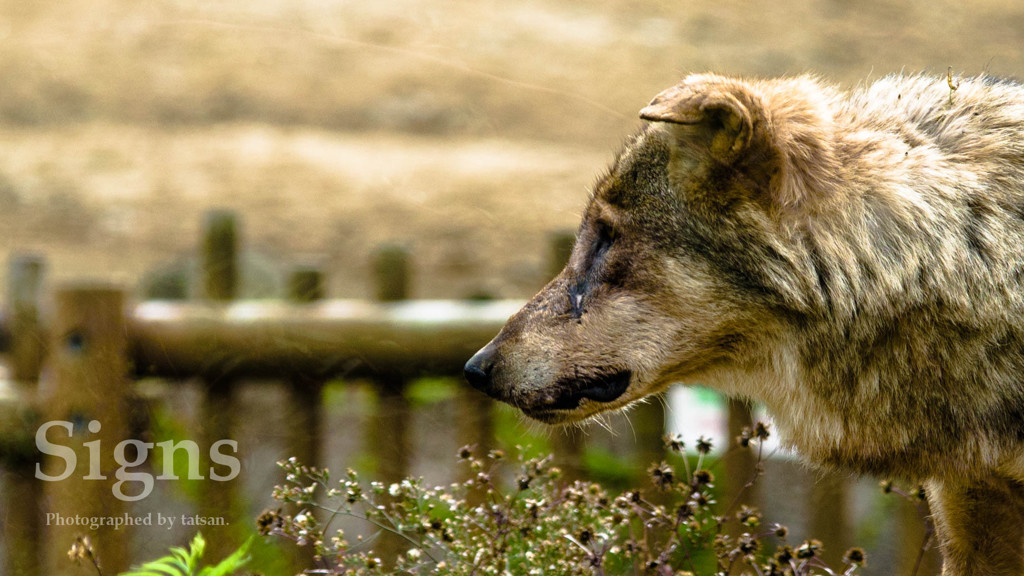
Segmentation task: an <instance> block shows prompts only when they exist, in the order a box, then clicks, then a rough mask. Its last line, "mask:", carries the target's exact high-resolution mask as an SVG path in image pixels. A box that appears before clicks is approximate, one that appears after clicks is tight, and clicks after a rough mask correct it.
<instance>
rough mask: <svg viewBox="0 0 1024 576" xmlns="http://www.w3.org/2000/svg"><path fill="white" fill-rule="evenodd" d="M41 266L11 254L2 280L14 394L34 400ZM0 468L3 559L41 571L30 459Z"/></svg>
mask: <svg viewBox="0 0 1024 576" xmlns="http://www.w3.org/2000/svg"><path fill="white" fill-rule="evenodd" d="M44 270H45V265H44V262H43V260H42V258H39V257H37V256H15V257H14V258H12V259H11V261H10V266H9V268H8V283H7V312H8V315H7V317H8V318H9V319H10V324H9V331H10V339H11V342H10V345H11V346H10V351H9V353H8V368H9V369H10V372H11V378H12V379H13V380H15V381H17V387H18V392H19V394H22V395H23V396H24V397H25V398H26V399H28V401H29V403H32V404H34V403H35V393H36V383H37V381H38V379H39V367H40V364H41V363H42V359H43V352H44V348H45V343H44V339H45V337H44V335H43V332H42V329H41V328H40V325H39V301H40V293H41V288H42V281H43V273H44ZM5 464H6V469H5V470H3V482H4V486H5V490H4V494H3V498H2V508H3V510H4V521H3V527H2V528H0V534H2V535H3V541H4V543H5V546H4V551H5V562H4V564H5V565H6V566H8V572H9V574H11V576H38V575H40V574H42V572H41V570H40V566H39V562H40V560H41V550H40V547H41V544H42V535H41V527H40V525H39V515H40V510H39V504H40V502H41V501H42V499H43V486H42V483H41V482H39V481H37V480H36V479H35V474H34V472H35V470H34V468H35V466H34V464H33V463H32V462H31V461H28V460H24V461H21V460H19V461H16V462H15V461H12V460H11V459H7V461H6V462H5Z"/></svg>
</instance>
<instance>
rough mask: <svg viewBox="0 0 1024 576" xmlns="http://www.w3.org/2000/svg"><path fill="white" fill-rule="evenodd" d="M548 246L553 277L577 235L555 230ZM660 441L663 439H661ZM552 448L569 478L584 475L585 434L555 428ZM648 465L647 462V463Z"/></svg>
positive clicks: (548, 267)
mask: <svg viewBox="0 0 1024 576" xmlns="http://www.w3.org/2000/svg"><path fill="white" fill-rule="evenodd" d="M549 242H550V243H549V245H548V246H549V248H548V263H547V278H548V279H551V278H554V277H555V276H558V275H559V274H560V273H561V272H562V268H564V267H565V264H566V263H567V262H568V261H569V256H571V255H572V249H573V246H575V244H576V235H575V234H573V233H572V232H569V231H561V232H555V233H553V234H551V235H550V240H549ZM658 442H659V443H660V442H661V440H660V439H659V440H658ZM551 448H552V449H553V450H554V452H555V454H554V456H555V461H556V462H557V463H558V465H559V467H561V468H562V471H563V472H564V473H565V476H566V478H568V479H569V480H576V479H579V478H582V476H583V450H584V435H583V434H582V433H580V432H579V431H578V430H576V429H574V428H565V429H564V430H563V429H558V430H553V431H552V433H551ZM645 466H646V464H645Z"/></svg>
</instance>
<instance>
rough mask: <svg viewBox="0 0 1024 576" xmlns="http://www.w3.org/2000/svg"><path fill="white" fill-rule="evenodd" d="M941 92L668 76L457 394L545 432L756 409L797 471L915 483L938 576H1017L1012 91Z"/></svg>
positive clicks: (1018, 424)
mask: <svg viewBox="0 0 1024 576" xmlns="http://www.w3.org/2000/svg"><path fill="white" fill-rule="evenodd" d="M953 88H954V85H952V84H950V83H947V79H946V77H945V76H941V77H940V76H936V77H930V76H911V77H907V76H893V77H888V78H884V79H882V80H880V81H878V82H876V83H874V84H872V85H869V86H866V87H863V88H860V89H858V90H855V91H853V92H850V93H843V92H841V91H839V90H838V89H836V88H834V87H832V86H830V85H827V84H825V83H822V82H821V81H819V80H817V79H815V78H811V77H797V78H784V79H773V80H749V81H748V80H740V79H734V78H728V77H722V76H717V75H712V74H702V75H693V76H690V77H688V78H686V79H685V80H683V81H682V82H681V83H680V84H678V85H676V86H674V87H672V88H670V89H668V90H666V91H665V92H663V93H661V94H660V95H658V96H657V97H656V98H655V99H654V100H653V101H652V102H651V104H650V105H649V106H647V107H646V108H644V109H643V111H642V112H641V117H642V118H643V119H645V120H647V123H646V124H645V125H644V126H643V127H642V128H641V129H640V131H639V132H638V133H637V134H636V135H635V136H634V137H632V138H631V139H630V140H629V141H628V143H627V144H626V145H625V147H624V149H623V150H622V152H621V153H620V154H619V155H618V157H617V158H616V159H615V161H614V163H613V165H612V166H611V168H610V169H609V170H608V172H607V173H606V174H605V175H603V176H602V177H601V178H600V179H599V180H598V182H597V183H596V185H595V186H594V189H593V194H592V198H591V200H590V203H589V206H588V207H587V208H586V211H585V214H584V217H583V222H582V224H581V226H580V229H579V232H578V236H577V243H576V247H575V249H574V251H573V254H572V257H571V259H570V261H569V263H568V265H567V266H566V267H565V269H564V270H563V271H562V272H561V274H559V275H558V277H557V278H555V279H554V280H552V281H551V283H549V284H548V285H547V286H546V287H545V288H544V289H543V290H541V292H540V293H539V294H537V296H536V297H535V298H533V300H532V301H530V302H529V303H528V304H527V305H526V306H525V307H524V308H523V309H522V310H521V311H520V312H519V313H518V314H516V315H515V316H514V317H512V318H511V319H510V320H509V322H508V324H507V325H506V326H505V327H504V329H503V330H502V331H501V333H500V334H499V335H498V336H497V337H495V339H494V340H493V341H492V342H491V343H489V344H488V345H487V346H486V347H485V348H483V349H482V350H481V351H480V352H478V353H477V354H476V355H475V356H474V357H473V359H471V360H470V361H469V363H468V364H467V366H466V374H467V378H468V379H469V380H470V382H471V383H472V384H473V385H474V386H476V387H478V388H480V389H482V390H484V391H486V392H487V393H488V394H490V395H492V396H493V397H495V398H497V399H500V400H503V401H505V402H508V403H510V404H512V405H514V406H517V407H519V408H520V409H522V410H523V412H525V413H526V414H527V415H529V416H532V417H533V418H536V419H538V420H541V421H544V422H548V423H556V424H557V423H568V422H573V421H578V420H582V419H585V418H588V417H590V416H592V415H594V414H597V413H599V412H604V411H607V410H614V409H617V408H620V407H623V406H625V405H627V404H629V403H631V402H634V401H636V400H639V399H641V398H643V397H645V396H648V395H650V394H655V393H658V392H661V391H663V390H664V389H665V388H666V387H667V386H669V384H671V383H673V382H700V383H702V384H705V385H709V386H712V387H714V388H717V389H718V390H720V391H722V392H724V393H726V394H729V395H734V396H741V397H746V398H750V399H753V400H755V401H757V402H761V403H763V404H764V405H765V406H767V407H768V409H769V411H770V412H771V414H772V415H773V417H774V418H775V422H776V425H777V427H778V429H779V432H780V435H781V437H782V439H783V440H784V441H786V442H788V443H790V444H791V445H792V446H794V447H795V448H797V449H798V450H799V452H800V453H802V454H803V455H804V456H805V457H806V458H807V459H809V460H810V461H812V462H816V463H819V464H822V465H826V466H830V467H835V468H840V469H849V470H854V471H857V472H862V473H870V474H877V475H885V476H899V477H904V478H909V479H915V480H920V481H922V482H924V483H925V486H926V488H927V494H928V500H929V503H930V505H931V509H932V512H933V514H934V518H935V521H936V525H937V530H938V535H939V537H940V541H941V545H942V551H943V557H944V567H943V574H944V575H946V576H963V575H968V574H970V575H1009V574H1014V575H1020V574H1024V87H1022V86H1021V85H1020V84H1017V83H1014V82H1008V81H1002V80H997V79H992V78H989V77H978V78H974V79H963V80H962V81H960V84H959V86H958V87H956V89H955V90H954V89H953Z"/></svg>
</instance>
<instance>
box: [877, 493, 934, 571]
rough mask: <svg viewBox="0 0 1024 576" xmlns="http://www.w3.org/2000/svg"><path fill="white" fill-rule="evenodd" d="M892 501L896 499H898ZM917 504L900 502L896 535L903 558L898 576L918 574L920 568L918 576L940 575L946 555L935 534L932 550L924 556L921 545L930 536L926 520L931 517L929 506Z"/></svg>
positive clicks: (931, 542) (897, 511)
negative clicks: (915, 568)
mask: <svg viewBox="0 0 1024 576" xmlns="http://www.w3.org/2000/svg"><path fill="white" fill-rule="evenodd" d="M888 497H889V498H896V496H894V495H890V496H888ZM915 504H916V503H911V502H900V503H899V504H898V505H897V507H896V514H895V520H896V525H895V530H894V532H895V533H896V541H897V543H898V546H897V549H898V550H899V556H898V558H897V563H898V565H897V566H896V568H898V571H896V572H894V573H896V574H911V573H914V567H915V566H917V572H916V574H917V576H925V575H929V574H938V573H939V572H941V568H942V555H941V554H940V552H939V541H938V537H937V536H936V535H935V534H932V535H931V538H930V541H929V546H928V550H927V551H926V552H925V553H924V554H921V545H922V543H923V542H924V538H925V533H926V525H925V517H926V516H928V515H929V514H930V512H929V510H928V503H927V502H921V503H920V505H915ZM919 556H920V558H919Z"/></svg>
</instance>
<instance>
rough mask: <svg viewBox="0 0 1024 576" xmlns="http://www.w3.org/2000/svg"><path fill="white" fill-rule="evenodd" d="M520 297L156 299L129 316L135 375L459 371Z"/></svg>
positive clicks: (445, 373)
mask: <svg viewBox="0 0 1024 576" xmlns="http://www.w3.org/2000/svg"><path fill="white" fill-rule="evenodd" d="M522 305H523V302H522V301H519V300H493V301H480V302H475V301H463V300H408V301H400V302H388V303H380V302H369V301H364V300H325V301H322V302H316V303H312V304H300V305H295V304H286V303H280V302H273V301H248V302H245V301H242V302H236V303H230V304H228V303H226V304H214V303H196V302H184V303H183V302H169V301H168V302H162V301H151V302H144V303H141V304H139V305H137V306H136V307H135V308H134V310H133V311H132V312H131V313H130V314H129V317H128V331H129V334H128V338H129V346H130V348H131V357H132V360H133V364H134V368H135V372H136V374H137V375H139V376H160V377H168V378H183V377H195V376H206V377H214V378H217V377H224V376H249V377H267V378H273V377H281V376H289V375H308V376H314V377H320V378H323V377H364V376H371V375H375V374H402V375H408V376H418V375H431V376H455V375H459V374H461V373H462V367H463V365H464V364H465V362H466V360H468V359H469V357H470V356H471V355H472V354H473V353H474V352H475V351H476V350H478V349H479V348H480V347H481V346H483V345H484V344H486V343H487V342H488V341H489V340H490V339H491V338H493V337H494V335H495V334H497V333H498V331H499V330H500V329H501V327H502V326H503V325H504V323H505V322H506V321H507V320H508V318H509V316H511V315H512V314H514V313H515V312H516V311H517V310H518V309H519V308H520V307H521V306H522Z"/></svg>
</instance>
